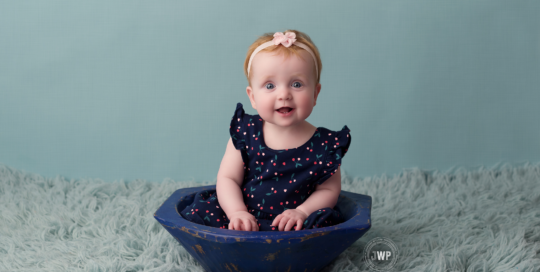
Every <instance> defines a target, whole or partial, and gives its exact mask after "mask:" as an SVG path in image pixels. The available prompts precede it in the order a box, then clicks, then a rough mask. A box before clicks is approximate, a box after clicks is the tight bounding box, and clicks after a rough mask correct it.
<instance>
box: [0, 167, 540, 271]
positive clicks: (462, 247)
mask: <svg viewBox="0 0 540 272" xmlns="http://www.w3.org/2000/svg"><path fill="white" fill-rule="evenodd" d="M212 183H215V181H213V182H210V181H208V182H204V183H197V182H195V181H174V180H171V179H166V180H164V181H162V182H151V181H145V180H134V181H130V182H126V181H114V182H106V181H103V180H101V179H78V180H67V179H65V178H63V177H56V178H45V177H42V176H40V175H36V174H32V173H25V172H22V171H19V170H16V169H13V168H10V167H8V166H5V165H0V271H203V269H202V267H201V266H200V265H199V264H198V263H197V261H196V260H194V259H193V258H192V257H191V256H190V255H189V254H188V253H187V252H186V251H185V250H184V248H183V247H182V246H181V245H180V244H179V243H178V242H177V241H176V240H175V239H174V238H173V237H172V236H171V235H169V233H168V232H167V231H165V229H164V228H163V227H162V226H161V225H159V224H158V223H157V221H156V220H155V219H154V218H153V214H154V212H155V211H156V210H157V209H158V208H159V207H160V206H161V204H162V203H163V202H164V201H165V199H167V198H168V197H169V196H170V195H171V194H172V193H173V192H174V191H175V190H177V189H179V188H183V187H193V186H200V185H203V184H204V185H208V184H212ZM342 184H343V186H342V189H343V190H347V191H352V192H357V193H361V194H367V195H370V196H372V197H373V207H372V228H371V230H370V231H368V233H367V234H366V235H364V237H362V238H361V239H360V240H358V241H357V242H356V243H355V244H353V246H351V247H350V248H349V249H347V250H346V251H345V252H343V253H342V254H341V255H340V256H339V257H338V258H337V259H336V260H335V261H334V262H333V263H332V264H331V265H330V266H328V267H326V268H325V269H324V271H369V270H368V268H367V266H366V264H365V262H364V260H363V259H362V258H363V255H362V252H363V248H364V246H365V245H366V243H367V242H369V241H370V240H371V239H373V238H375V237H386V238H389V239H391V240H392V241H394V242H395V243H396V245H397V247H398V249H399V251H400V256H399V261H398V263H397V266H396V269H395V270H396V271H430V272H431V271H531V272H532V271H540V254H539V253H540V186H539V185H540V164H534V165H531V164H525V165H520V166H510V165H508V164H506V165H502V166H496V167H493V168H491V169H486V168H483V167H481V168H477V169H473V170H466V169H463V168H458V169H454V170H451V171H448V172H446V173H440V172H439V171H426V170H421V169H417V168H412V169H405V170H404V171H403V172H402V173H401V174H399V175H394V176H393V177H388V176H386V175H382V176H380V177H367V178H351V177H348V176H347V175H346V174H344V175H343V182H342Z"/></svg>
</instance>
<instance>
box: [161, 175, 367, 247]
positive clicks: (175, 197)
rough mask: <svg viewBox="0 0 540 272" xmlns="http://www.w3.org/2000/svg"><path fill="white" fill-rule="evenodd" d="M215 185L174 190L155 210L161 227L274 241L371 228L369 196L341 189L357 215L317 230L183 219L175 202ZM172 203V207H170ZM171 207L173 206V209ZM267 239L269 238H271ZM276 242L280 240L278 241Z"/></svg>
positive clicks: (205, 235)
mask: <svg viewBox="0 0 540 272" xmlns="http://www.w3.org/2000/svg"><path fill="white" fill-rule="evenodd" d="M215 188H216V185H206V186H198V187H187V188H181V189H178V190H176V191H175V192H174V193H173V194H172V195H171V196H169V197H168V198H167V200H165V202H163V204H162V205H161V206H160V207H159V208H158V210H157V211H156V212H155V213H154V218H155V219H156V220H157V221H158V222H159V223H161V224H162V225H163V226H164V227H166V228H167V227H168V228H172V229H179V230H181V231H184V232H187V233H190V234H191V235H194V236H197V237H200V238H203V239H205V240H212V241H213V240H217V239H219V240H223V241H226V240H228V239H229V240H231V239H232V240H236V241H237V242H239V241H246V240H261V239H263V240H266V241H268V239H271V240H277V239H294V238H302V237H303V238H302V239H303V240H304V239H309V238H311V237H316V236H321V235H324V234H325V233H327V232H330V231H332V232H336V231H337V232H350V231H364V230H366V229H369V228H370V227H371V201H372V199H371V196H368V195H362V194H358V193H353V192H348V191H343V190H342V191H341V192H340V195H339V197H340V198H342V197H347V198H349V199H351V200H352V201H354V202H355V204H356V214H355V215H354V216H353V217H351V218H349V220H347V221H345V222H343V223H340V224H337V225H333V226H328V227H322V228H316V229H304V230H298V231H240V230H229V229H220V228H216V227H211V226H205V225H200V224H197V223H194V222H191V221H188V220H186V219H185V218H183V217H182V216H181V215H180V213H179V212H178V210H177V206H178V202H179V201H181V200H182V199H183V197H184V196H185V195H189V194H191V193H196V192H199V191H202V190H213V189H215ZM171 206H173V207H171ZM173 208H174V209H173ZM271 240H270V241H271ZM278 242H279V241H278Z"/></svg>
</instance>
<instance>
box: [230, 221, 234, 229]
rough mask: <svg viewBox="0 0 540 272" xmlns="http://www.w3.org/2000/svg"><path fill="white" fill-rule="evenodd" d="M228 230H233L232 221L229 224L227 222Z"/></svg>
mask: <svg viewBox="0 0 540 272" xmlns="http://www.w3.org/2000/svg"><path fill="white" fill-rule="evenodd" d="M229 229H230V230H233V229H234V221H230V222H229Z"/></svg>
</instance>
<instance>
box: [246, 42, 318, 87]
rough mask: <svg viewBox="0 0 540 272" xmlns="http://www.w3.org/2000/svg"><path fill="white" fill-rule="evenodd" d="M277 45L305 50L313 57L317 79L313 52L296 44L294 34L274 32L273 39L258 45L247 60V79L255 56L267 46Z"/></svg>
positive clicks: (298, 43)
mask: <svg viewBox="0 0 540 272" xmlns="http://www.w3.org/2000/svg"><path fill="white" fill-rule="evenodd" d="M279 44H282V45H283V46H285V47H289V46H291V45H292V44H294V45H296V46H299V47H301V48H303V49H304V50H306V51H307V52H308V53H309V54H310V55H311V57H313V61H314V62H315V73H316V74H317V77H318V76H319V68H318V67H317V58H315V54H313V51H311V49H309V47H308V46H307V45H305V44H303V43H301V42H296V34H295V33H294V32H285V34H283V33H281V32H276V33H274V39H273V40H271V41H269V42H265V43H263V44H261V45H259V47H257V48H256V49H255V51H253V53H251V57H250V58H249V62H248V67H247V73H248V77H249V70H250V68H251V61H252V60H253V58H254V57H255V55H256V54H257V53H259V52H260V51H261V50H263V49H265V48H267V47H269V46H272V45H279Z"/></svg>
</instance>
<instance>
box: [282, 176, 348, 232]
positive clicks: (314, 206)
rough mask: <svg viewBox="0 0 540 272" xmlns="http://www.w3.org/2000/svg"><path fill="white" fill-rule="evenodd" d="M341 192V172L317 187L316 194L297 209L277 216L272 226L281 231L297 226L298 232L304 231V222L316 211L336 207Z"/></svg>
mask: <svg viewBox="0 0 540 272" xmlns="http://www.w3.org/2000/svg"><path fill="white" fill-rule="evenodd" d="M340 192H341V170H340V168H338V170H337V171H336V173H335V174H334V175H332V176H331V177H330V178H328V179H327V180H326V181H325V182H324V183H323V184H320V185H317V186H316V187H315V192H313V194H311V195H310V196H309V197H308V198H307V199H306V201H305V202H304V203H302V205H300V206H298V207H296V209H289V210H286V211H284V212H283V213H281V214H280V215H278V216H276V218H275V219H274V221H273V222H272V226H277V227H278V230H279V231H283V230H285V231H288V230H290V229H291V228H292V227H293V226H294V225H295V224H296V230H300V229H302V224H303V223H302V222H304V220H306V218H308V217H309V215H310V214H312V213H313V212H314V211H316V210H319V209H322V208H326V207H330V208H334V206H336V204H337V201H338V198H339V193H340Z"/></svg>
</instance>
